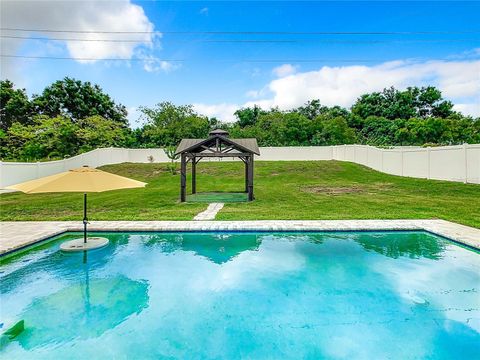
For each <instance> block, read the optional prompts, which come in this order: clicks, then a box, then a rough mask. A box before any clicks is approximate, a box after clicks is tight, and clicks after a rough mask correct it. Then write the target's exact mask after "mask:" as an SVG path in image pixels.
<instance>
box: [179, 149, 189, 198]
mask: <svg viewBox="0 0 480 360" xmlns="http://www.w3.org/2000/svg"><path fill="white" fill-rule="evenodd" d="M186 160H187V158H186V155H185V154H182V155H181V166H180V201H181V202H185V201H186V197H187V196H186V195H187V193H186V190H187V161H186Z"/></svg>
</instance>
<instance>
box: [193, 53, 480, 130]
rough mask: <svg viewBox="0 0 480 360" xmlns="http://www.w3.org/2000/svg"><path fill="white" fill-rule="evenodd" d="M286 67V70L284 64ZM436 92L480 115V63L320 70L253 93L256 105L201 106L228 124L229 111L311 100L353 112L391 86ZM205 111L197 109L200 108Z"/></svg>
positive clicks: (395, 63) (287, 105)
mask: <svg viewBox="0 0 480 360" xmlns="http://www.w3.org/2000/svg"><path fill="white" fill-rule="evenodd" d="M282 66H283V65H282ZM427 85H433V86H436V87H438V88H439V89H440V90H441V91H442V93H443V95H444V97H446V98H447V99H450V100H452V101H453V103H454V104H457V105H456V107H455V108H456V109H457V110H460V111H462V112H463V113H464V114H466V115H473V116H480V60H478V59H477V60H474V59H464V60H452V61H427V62H411V61H393V62H387V63H383V64H379V65H374V66H364V65H351V66H323V67H321V68H320V69H318V70H316V71H308V72H302V73H296V74H291V75H288V76H285V77H281V78H279V79H275V80H273V81H271V82H270V83H268V84H267V85H266V86H265V87H263V88H262V89H260V90H258V91H256V90H251V91H249V92H248V93H247V95H248V96H249V97H254V98H256V100H254V101H248V102H246V103H243V104H219V105H208V106H207V105H202V106H203V107H208V109H209V112H210V114H215V116H217V117H218V118H220V119H222V120H224V121H233V117H232V116H231V115H230V116H228V117H225V118H224V117H222V114H223V113H225V109H238V108H240V107H245V106H253V105H254V104H257V105H259V106H261V107H262V108H264V109H268V108H271V107H279V108H280V109H283V110H287V109H291V108H294V107H297V106H300V105H302V104H304V103H305V102H306V101H308V100H311V99H320V101H321V103H322V104H323V105H328V106H333V105H340V106H344V107H347V108H348V107H350V106H351V105H352V104H353V103H354V102H355V100H356V99H357V98H358V97H359V96H360V95H362V94H365V93H369V92H373V91H381V90H382V89H384V88H386V87H390V86H395V87H396V88H398V89H405V88H406V87H408V86H427ZM197 106H198V107H199V108H200V107H201V106H200V105H199V104H198V105H197Z"/></svg>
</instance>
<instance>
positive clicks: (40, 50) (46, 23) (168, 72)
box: [1, 0, 480, 123]
mask: <svg viewBox="0 0 480 360" xmlns="http://www.w3.org/2000/svg"><path fill="white" fill-rule="evenodd" d="M479 14H480V3H479V2H473V1H471V2H458V1H456V2H445V1H443V2H432V1H428V2H421V1H413V2H394V1H388V2H380V1H373V2H372V1H370V2H361V1H356V2H347V1H340V2H334V1H330V2H314V1H308V2H299V1H294V2H287V1H283V2H273V1H267V2H222V1H215V2H204V1H194V2H185V1H173V2H172V1H170V2H166V1H128V0H118V1H88V2H75V1H46V2H38V1H37V2H32V3H28V2H13V1H5V2H2V19H1V20H2V27H3V28H23V29H27V30H34V29H38V30H42V29H43V30H45V29H46V30H73V31H76V30H81V31H90V32H91V31H99V30H101V31H112V32H113V31H122V32H128V33H122V34H118V33H109V34H98V33H75V32H73V33H55V32H42V31H24V32H19V31H14V30H3V31H2V36H5V35H7V36H18V35H20V36H22V37H37V38H38V37H40V38H45V39H46V40H38V39H35V40H28V39H11V38H2V54H10V55H12V54H15V55H22V56H33V57H70V58H74V60H53V59H18V58H14V59H12V58H2V74H1V75H2V78H6V77H8V78H11V79H12V80H13V81H15V82H16V83H17V84H18V85H19V86H22V87H25V88H27V90H28V92H29V93H37V92H40V91H41V90H42V89H43V88H44V87H45V86H46V85H48V84H49V83H51V82H53V81H55V80H57V79H61V78H63V77H65V76H71V77H75V78H78V79H81V80H89V81H92V82H95V83H97V84H99V85H100V86H102V88H104V89H105V91H107V92H108V93H109V94H111V95H112V96H113V98H114V99H115V100H116V101H118V102H121V103H123V104H125V105H126V106H127V107H128V108H129V109H130V110H131V111H130V112H131V114H130V119H131V121H132V123H135V120H136V118H137V116H138V114H137V113H136V112H135V111H134V109H135V108H137V107H138V106H140V105H147V106H150V105H153V104H155V103H157V102H160V101H165V100H169V101H172V102H175V103H177V104H186V103H191V104H195V107H196V109H197V110H198V111H199V112H202V113H205V114H207V115H210V116H218V117H219V118H221V119H223V120H227V121H230V120H232V119H233V116H232V113H233V110H234V109H235V108H237V107H239V106H246V105H251V104H253V103H258V104H260V105H261V106H263V107H270V106H279V107H280V108H283V109H286V108H289V107H292V106H297V105H300V104H301V103H303V102H305V101H307V100H309V99H311V98H320V100H321V101H322V102H323V103H325V104H326V105H334V104H339V105H342V106H350V105H351V103H352V102H353V101H354V100H355V98H356V97H357V96H358V95H360V94H361V93H363V92H367V91H375V90H381V89H382V88H383V87H386V86H391V85H395V86H397V87H399V88H404V87H406V86H410V85H419V86H420V85H430V84H431V85H436V86H438V87H440V88H441V90H443V91H444V94H445V96H447V97H448V98H450V99H452V100H453V101H454V102H455V103H456V104H457V108H458V109H459V110H462V111H464V112H466V113H470V114H473V115H480V104H479V102H480V95H479V93H480V25H479V24H478V15H479ZM132 31H137V32H142V33H141V34H132V33H130V32H132ZM150 31H155V32H157V34H156V35H153V34H151V33H149V34H145V32H150ZM209 32H222V33H209ZM228 32H231V33H228ZM243 32H257V33H250V34H249V33H243ZM258 32H266V33H258ZM268 32H280V33H273V34H272V33H270V34H268ZM288 32H290V33H288ZM313 32H343V33H345V32H352V33H358V32H373V33H377V32H383V33H389V32H394V33H397V34H370V35H368V34H337V35H333V34H330V35H329V34H313ZM299 33H303V34H299ZM398 33H401V34H398ZM72 38H76V39H115V40H122V41H123V40H130V42H128V43H122V42H116V43H113V42H79V41H77V42H75V41H71V39H72ZM55 39H66V40H55ZM69 39H70V40H69ZM136 40H138V42H135V41H136ZM132 41H133V42H132ZM84 58H94V59H98V58H109V59H112V58H114V59H118V58H121V59H126V60H121V61H111V60H109V61H102V60H100V61H85V60H82V59H84ZM128 59H130V60H129V61H127V60H128ZM266 60H268V61H266Z"/></svg>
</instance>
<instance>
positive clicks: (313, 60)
mask: <svg viewBox="0 0 480 360" xmlns="http://www.w3.org/2000/svg"><path fill="white" fill-rule="evenodd" d="M0 57H3V58H19V59H41V60H77V61H134V62H138V61H144V62H153V61H167V62H189V61H197V59H196V60H187V59H161V58H145V59H142V58H131V59H130V58H89V57H61V56H28V55H8V54H0ZM436 60H448V59H436ZM205 61H208V62H234V63H319V62H342V63H376V62H386V61H389V60H384V59H383V60H382V59H238V60H234V59H224V60H221V59H205Z"/></svg>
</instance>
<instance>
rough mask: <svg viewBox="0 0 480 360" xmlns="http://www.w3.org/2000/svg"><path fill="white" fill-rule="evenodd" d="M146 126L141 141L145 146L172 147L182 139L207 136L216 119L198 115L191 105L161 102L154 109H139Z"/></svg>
mask: <svg viewBox="0 0 480 360" xmlns="http://www.w3.org/2000/svg"><path fill="white" fill-rule="evenodd" d="M140 111H141V112H142V114H143V116H142V117H143V119H144V120H146V124H145V125H144V127H143V128H142V131H141V139H140V141H141V142H143V143H144V144H145V145H146V146H174V145H177V144H178V143H179V141H180V140H181V139H183V138H204V137H206V136H208V133H209V131H210V130H211V128H212V126H214V125H215V124H216V123H217V120H216V119H212V121H210V119H208V117H206V116H200V115H198V114H197V113H196V112H195V111H194V110H193V107H192V106H191V105H180V106H177V105H174V104H172V103H170V102H162V103H159V104H157V105H156V106H154V107H151V108H150V107H141V108H140Z"/></svg>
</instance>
